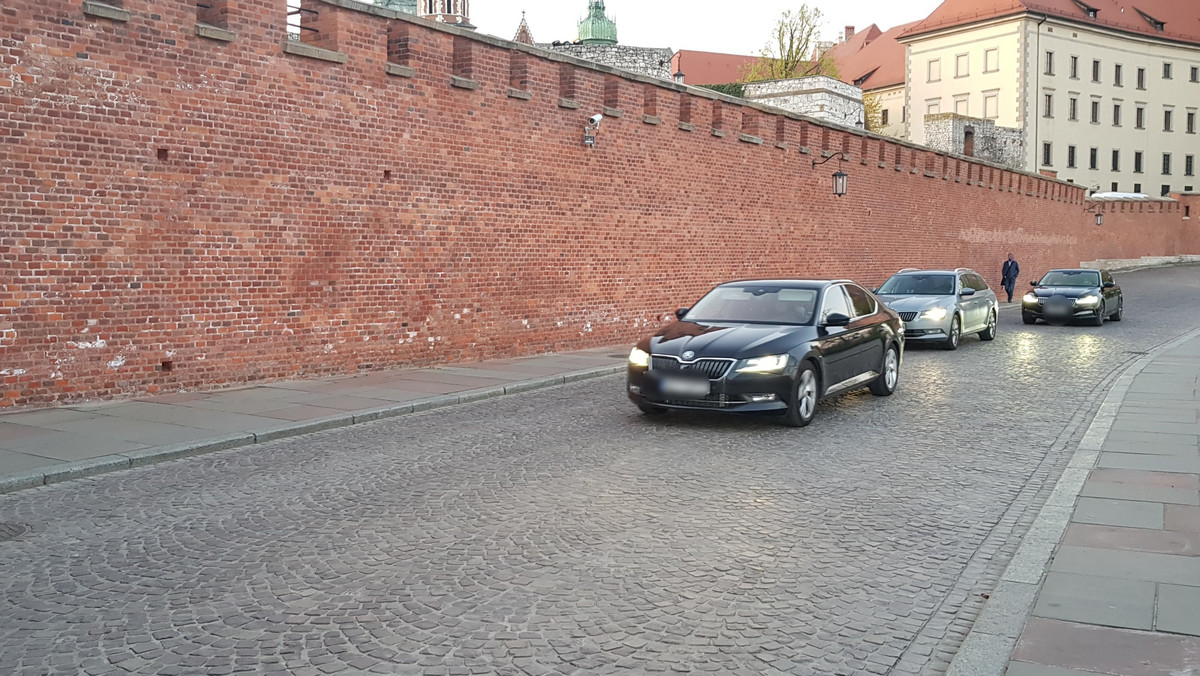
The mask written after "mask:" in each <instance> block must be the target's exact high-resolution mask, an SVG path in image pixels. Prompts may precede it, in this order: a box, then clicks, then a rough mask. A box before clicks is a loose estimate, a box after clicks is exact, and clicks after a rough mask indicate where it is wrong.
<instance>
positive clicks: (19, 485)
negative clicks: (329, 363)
mask: <svg viewBox="0 0 1200 676" xmlns="http://www.w3.org/2000/svg"><path fill="white" fill-rule="evenodd" d="M624 370H625V365H624V364H619V365H614V366H598V367H596V368H590V369H583V370H580V371H571V372H569V373H564V374H561V375H557V376H549V377H544V378H533V379H530V380H522V381H519V382H515V383H509V384H507V385H497V386H492V387H484V388H479V389H475V390H464V391H462V392H455V393H452V394H445V395H439V396H436V397H429V398H426V399H419V400H417V401H410V402H405V403H402V404H396V405H395V406H384V407H380V408H375V409H368V410H363V411H355V412H348V413H344V414H340V415H335V416H329V417H327V418H319V419H317V420H305V421H302V422H298V423H294V424H284V425H280V426H278V427H272V428H269V429H263V430H261V431H255V432H241V433H237V434H230V435H226V436H222V437H219V438H215V439H206V440H204V441H199V442H191V443H186V444H174V445H171V446H160V447H156V448H145V449H141V450H138V451H129V452H126V453H118V454H114V455H105V456H101V457H98V458H89V459H87V460H80V461H77V462H68V463H61V464H58V465H50V466H48V467H43V468H40V469H37V470H33V471H29V472H18V473H16V474H6V475H3V476H0V495H3V494H5V493H14V492H16V491H19V490H25V489H27V488H37V487H39V486H48V485H50V484H56V483H60V482H63V481H72V480H75V479H82V478H85V477H90V476H95V475H97V474H105V473H108V472H114V471H117V470H122V469H129V468H132V467H143V466H146V465H153V464H157V463H160V462H167V461H169V460H178V459H180V458H188V457H192V456H195V455H203V454H206V453H215V452H217V451H227V450H230V449H234V448H243V447H246V446H252V445H255V444H262V443H266V442H268V441H275V440H278V439H286V438H289V437H297V436H301V435H304V434H311V433H313V432H320V431H324V430H330V429H336V428H339V427H349V426H351V425H360V424H363V423H368V422H374V421H377V420H384V419H387V418H394V417H397V416H402V415H407V414H409V413H417V412H419V411H430V410H433V409H437V408H446V407H449V406H457V405H459V404H466V403H470V402H474V401H482V400H484V399H492V398H495V397H503V396H506V395H511V394H520V393H522V392H529V391H531V390H539V389H543V388H547V387H555V386H557V385H563V384H566V383H574V382H578V381H581V380H589V379H592V378H600V377H603V376H607V375H612V374H614V373H620V372H622V371H624Z"/></svg>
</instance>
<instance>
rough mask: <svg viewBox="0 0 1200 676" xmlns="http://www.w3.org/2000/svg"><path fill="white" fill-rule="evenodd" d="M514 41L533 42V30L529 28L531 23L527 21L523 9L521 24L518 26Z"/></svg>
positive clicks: (530, 43)
mask: <svg viewBox="0 0 1200 676" xmlns="http://www.w3.org/2000/svg"><path fill="white" fill-rule="evenodd" d="M513 42H519V43H521V44H523V45H532V44H533V31H531V30H529V24H528V23H526V22H525V10H521V25H520V26H518V27H517V35H516V37H514V38H513Z"/></svg>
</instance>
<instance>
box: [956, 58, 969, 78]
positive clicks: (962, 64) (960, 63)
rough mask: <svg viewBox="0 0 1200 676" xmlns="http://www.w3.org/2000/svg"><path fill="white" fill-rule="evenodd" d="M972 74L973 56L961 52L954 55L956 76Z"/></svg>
mask: <svg viewBox="0 0 1200 676" xmlns="http://www.w3.org/2000/svg"><path fill="white" fill-rule="evenodd" d="M970 74H971V57H970V55H968V54H959V55H958V56H956V57H954V77H966V76H968V75H970Z"/></svg>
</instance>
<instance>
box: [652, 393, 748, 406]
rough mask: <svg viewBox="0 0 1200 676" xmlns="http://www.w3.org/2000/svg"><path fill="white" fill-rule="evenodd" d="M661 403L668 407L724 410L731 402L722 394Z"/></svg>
mask: <svg viewBox="0 0 1200 676" xmlns="http://www.w3.org/2000/svg"><path fill="white" fill-rule="evenodd" d="M663 403H664V404H667V405H668V406H691V407H692V408H725V407H726V406H728V405H729V404H730V403H731V402H729V401H728V400H727V399H726V397H725V395H723V394H710V395H708V396H707V397H705V398H703V399H668V400H666V401H664V402H663ZM732 403H741V402H740V401H738V402H732Z"/></svg>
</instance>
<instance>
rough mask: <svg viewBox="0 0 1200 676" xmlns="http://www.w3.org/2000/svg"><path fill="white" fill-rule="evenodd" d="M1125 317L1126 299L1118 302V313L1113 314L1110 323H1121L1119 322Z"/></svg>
mask: <svg viewBox="0 0 1200 676" xmlns="http://www.w3.org/2000/svg"><path fill="white" fill-rule="evenodd" d="M1124 315H1125V299H1123V298H1122V299H1121V300H1119V301H1117V311H1116V312H1114V313H1112V315H1110V316H1109V318H1108V321H1110V322H1119V321H1121V317H1123V316H1124Z"/></svg>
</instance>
